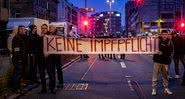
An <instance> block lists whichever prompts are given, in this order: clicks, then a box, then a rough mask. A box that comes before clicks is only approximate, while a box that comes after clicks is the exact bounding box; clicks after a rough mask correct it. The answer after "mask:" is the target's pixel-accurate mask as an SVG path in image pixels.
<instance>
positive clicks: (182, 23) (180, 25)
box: [177, 20, 185, 31]
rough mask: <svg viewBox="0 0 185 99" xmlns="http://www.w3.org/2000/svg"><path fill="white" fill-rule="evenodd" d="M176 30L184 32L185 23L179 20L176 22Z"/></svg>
mask: <svg viewBox="0 0 185 99" xmlns="http://www.w3.org/2000/svg"><path fill="white" fill-rule="evenodd" d="M177 30H179V31H184V30H185V21H184V20H180V21H178V22H177Z"/></svg>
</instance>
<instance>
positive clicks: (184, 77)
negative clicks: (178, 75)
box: [182, 69, 185, 84]
mask: <svg viewBox="0 0 185 99" xmlns="http://www.w3.org/2000/svg"><path fill="white" fill-rule="evenodd" d="M182 84H185V69H184V75H183V78H182Z"/></svg>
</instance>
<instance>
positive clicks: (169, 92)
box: [164, 88, 173, 95]
mask: <svg viewBox="0 0 185 99" xmlns="http://www.w3.org/2000/svg"><path fill="white" fill-rule="evenodd" d="M164 93H165V94H168V95H172V94H173V92H171V91H170V89H169V88H165V89H164Z"/></svg>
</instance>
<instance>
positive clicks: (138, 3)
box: [135, 0, 143, 5]
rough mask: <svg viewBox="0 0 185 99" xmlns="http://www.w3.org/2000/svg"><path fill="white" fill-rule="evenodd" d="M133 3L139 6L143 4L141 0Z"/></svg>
mask: <svg viewBox="0 0 185 99" xmlns="http://www.w3.org/2000/svg"><path fill="white" fill-rule="evenodd" d="M135 2H136V5H140V4H141V3H142V2H143V0H135Z"/></svg>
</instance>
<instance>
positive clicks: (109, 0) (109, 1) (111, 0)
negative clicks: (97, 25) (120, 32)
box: [107, 0, 115, 32]
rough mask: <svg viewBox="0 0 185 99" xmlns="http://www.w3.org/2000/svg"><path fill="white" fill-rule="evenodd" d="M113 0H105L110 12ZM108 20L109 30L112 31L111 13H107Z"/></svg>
mask: <svg viewBox="0 0 185 99" xmlns="http://www.w3.org/2000/svg"><path fill="white" fill-rule="evenodd" d="M114 2H115V1H114V0H107V3H108V4H109V7H110V8H109V10H110V12H111V11H112V3H114ZM109 17H110V18H109V19H110V20H109V22H110V27H109V28H110V32H112V27H111V13H109Z"/></svg>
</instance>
